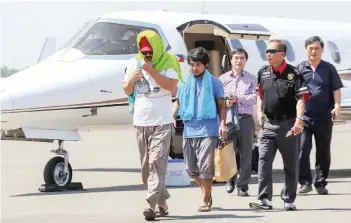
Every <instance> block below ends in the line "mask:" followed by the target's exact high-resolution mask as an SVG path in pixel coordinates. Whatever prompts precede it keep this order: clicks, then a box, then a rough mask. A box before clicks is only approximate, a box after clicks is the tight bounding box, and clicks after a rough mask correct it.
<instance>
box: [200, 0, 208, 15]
mask: <svg viewBox="0 0 351 223" xmlns="http://www.w3.org/2000/svg"><path fill="white" fill-rule="evenodd" d="M206 3H207V2H206V1H204V4H203V5H202V9H201V14H204V10H205V6H206Z"/></svg>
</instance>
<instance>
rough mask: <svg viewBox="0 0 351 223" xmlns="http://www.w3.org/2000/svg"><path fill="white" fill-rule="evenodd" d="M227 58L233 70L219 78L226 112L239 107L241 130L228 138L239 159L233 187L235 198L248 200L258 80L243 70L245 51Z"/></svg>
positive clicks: (227, 188) (228, 188)
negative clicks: (241, 197) (244, 197)
mask: <svg viewBox="0 0 351 223" xmlns="http://www.w3.org/2000/svg"><path fill="white" fill-rule="evenodd" d="M230 57H231V64H232V70H231V71H229V72H227V73H225V74H223V75H221V76H220V77H219V79H220V80H221V81H222V84H223V87H224V96H225V97H226V98H227V100H226V106H227V108H230V107H231V106H233V105H234V104H235V103H237V106H238V113H239V117H238V118H239V125H240V129H239V130H237V131H233V132H232V133H231V134H230V135H229V136H228V140H231V141H233V144H234V148H235V152H236V154H237V155H239V157H240V161H239V164H240V170H239V171H240V177H239V179H238V180H237V183H236V185H237V188H238V196H248V195H249V194H248V190H249V186H248V184H249V181H250V178H251V156H252V144H253V139H254V134H255V122H254V119H253V116H252V115H253V106H254V104H255V103H256V97H257V92H256V88H257V78H256V77H255V76H254V75H252V74H251V73H249V72H247V71H245V70H244V68H245V65H246V61H247V59H248V54H247V52H246V51H245V50H244V49H242V48H239V49H236V50H234V51H232V52H231V54H230ZM235 178H236V175H235V176H233V177H232V178H231V179H230V180H229V181H228V182H227V185H226V190H227V192H228V193H232V192H233V191H234V189H235V181H236V180H235Z"/></svg>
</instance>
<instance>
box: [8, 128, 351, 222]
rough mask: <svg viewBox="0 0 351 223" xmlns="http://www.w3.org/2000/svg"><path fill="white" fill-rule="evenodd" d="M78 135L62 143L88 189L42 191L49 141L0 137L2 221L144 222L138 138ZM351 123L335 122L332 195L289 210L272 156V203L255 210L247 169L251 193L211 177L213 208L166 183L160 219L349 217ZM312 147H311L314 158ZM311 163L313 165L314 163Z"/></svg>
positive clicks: (278, 162) (300, 201)
mask: <svg viewBox="0 0 351 223" xmlns="http://www.w3.org/2000/svg"><path fill="white" fill-rule="evenodd" d="M81 136H82V139H83V140H82V141H80V142H65V143H64V148H65V149H66V150H68V151H69V153H70V163H71V165H72V168H73V171H74V172H73V182H82V183H83V186H84V188H85V190H83V191H69V192H51V193H48V192H47V193H45V192H39V191H38V188H39V186H40V185H41V184H43V183H44V180H43V169H44V166H45V164H46V162H47V161H48V160H49V159H50V158H52V157H53V156H54V155H55V154H53V153H50V150H52V149H56V148H57V145H56V143H55V144H50V143H36V142H19V141H1V222H3V223H22V222H25V223H34V222H35V223H44V222H45V223H47V222H50V223H62V222H65V223H73V222H74V223H92V222H94V223H95V222H96V223H110V222H111V223H112V222H113V223H119V222H121V223H128V222H133V223H135V222H146V221H145V220H144V217H143V215H142V212H143V210H144V208H145V207H147V204H146V201H145V195H146V190H145V189H146V188H145V186H144V185H142V183H141V175H140V166H139V165H140V164H139V156H138V149H137V145H136V140H135V137H134V133H133V131H132V128H131V126H123V127H119V128H114V129H112V128H110V129H105V130H104V129H99V130H98V131H95V132H93V131H88V130H82V132H81ZM350 139H351V123H346V124H339V125H335V126H334V130H333V141H332V164H331V171H330V175H329V184H328V187H327V188H328V189H329V192H330V194H329V195H317V194H316V192H315V190H314V191H313V192H311V193H310V194H308V195H298V197H297V199H296V205H297V208H298V210H296V211H295V212H286V211H284V210H283V201H282V200H281V199H280V191H281V188H282V186H283V182H284V175H283V170H282V166H283V165H282V159H281V156H280V154H279V153H277V156H276V159H275V161H274V175H273V180H274V186H273V192H274V198H273V210H270V211H256V210H252V209H250V208H249V206H248V205H249V202H250V201H253V200H255V199H256V196H257V190H258V189H257V175H256V174H252V178H251V182H250V185H249V187H250V188H249V194H250V196H249V197H238V196H237V195H236V190H235V191H234V192H233V193H232V194H228V193H227V192H226V191H225V186H224V184H219V183H218V184H214V188H213V193H212V194H213V208H212V211H211V212H207V213H199V212H197V208H198V205H199V204H200V196H201V192H200V189H199V188H198V186H196V185H195V184H192V185H191V186H189V187H172V188H169V192H170V194H171V198H170V199H169V200H168V205H169V211H170V215H169V216H168V217H165V218H158V219H157V220H158V221H160V222H174V223H177V222H202V223H217V222H218V223H220V222H221V223H222V222H239V221H240V222H241V223H246V222H274V223H278V222H279V223H283V222H284V223H290V222H294V223H296V222H301V223H304V222H309V223H311V222H318V223H324V222H325V223H331V222H333V223H334V222H335V223H350V222H351V162H350V157H351V141H350ZM314 157H315V150H314V149H313V151H312V153H311V163H312V165H313V164H314V162H315V161H314V160H315V159H314ZM312 167H313V168H314V166H312Z"/></svg>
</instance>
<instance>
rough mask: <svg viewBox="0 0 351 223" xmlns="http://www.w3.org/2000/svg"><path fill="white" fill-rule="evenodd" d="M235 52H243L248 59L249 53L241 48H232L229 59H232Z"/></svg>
mask: <svg viewBox="0 0 351 223" xmlns="http://www.w3.org/2000/svg"><path fill="white" fill-rule="evenodd" d="M237 53H243V54H245V58H246V60H248V59H249V54H248V53H247V52H246V50H244V49H243V48H238V49H234V50H233V51H232V52H230V59H233V56H234V54H237Z"/></svg>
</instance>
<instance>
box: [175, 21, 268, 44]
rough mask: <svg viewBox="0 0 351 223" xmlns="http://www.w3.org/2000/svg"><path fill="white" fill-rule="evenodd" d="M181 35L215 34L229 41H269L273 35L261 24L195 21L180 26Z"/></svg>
mask: <svg viewBox="0 0 351 223" xmlns="http://www.w3.org/2000/svg"><path fill="white" fill-rule="evenodd" d="M177 29H178V31H179V32H180V33H201V34H213V35H216V36H221V37H224V38H229V39H250V40H269V38H270V36H271V33H270V32H269V30H268V29H266V28H265V27H264V26H262V25H261V24H246V23H227V24H224V23H221V22H216V21H211V20H194V21H189V22H186V23H184V24H182V25H180V26H178V28H177Z"/></svg>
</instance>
